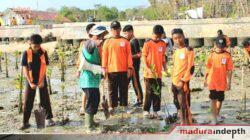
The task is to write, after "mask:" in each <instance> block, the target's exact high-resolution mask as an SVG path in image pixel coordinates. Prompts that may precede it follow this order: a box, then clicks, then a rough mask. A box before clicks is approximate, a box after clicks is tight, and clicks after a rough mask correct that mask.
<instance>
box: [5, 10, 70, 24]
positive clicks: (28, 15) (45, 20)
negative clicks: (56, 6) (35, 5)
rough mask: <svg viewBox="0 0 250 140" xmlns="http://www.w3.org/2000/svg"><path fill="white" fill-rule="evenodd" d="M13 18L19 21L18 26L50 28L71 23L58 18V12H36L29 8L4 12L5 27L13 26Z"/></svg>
mask: <svg viewBox="0 0 250 140" xmlns="http://www.w3.org/2000/svg"><path fill="white" fill-rule="evenodd" d="M13 17H15V19H16V20H17V25H23V24H26V25H29V24H38V25H44V26H50V25H52V24H55V23H58V22H61V23H64V22H71V21H70V20H69V19H68V18H65V17H63V18H58V17H59V15H58V13H57V12H46V11H35V10H31V9H29V8H8V9H7V10H5V11H4V12H3V16H2V18H3V20H4V23H5V25H11V20H12V19H13ZM58 20H59V21H58Z"/></svg>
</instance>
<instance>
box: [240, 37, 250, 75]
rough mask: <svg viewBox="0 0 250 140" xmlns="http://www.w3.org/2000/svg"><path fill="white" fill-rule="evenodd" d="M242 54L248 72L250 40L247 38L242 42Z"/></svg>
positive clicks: (249, 68)
mask: <svg viewBox="0 0 250 140" xmlns="http://www.w3.org/2000/svg"><path fill="white" fill-rule="evenodd" d="M242 44H243V47H244V53H245V56H246V58H247V63H248V71H250V39H249V38H247V39H245V40H244V41H243V43H242Z"/></svg>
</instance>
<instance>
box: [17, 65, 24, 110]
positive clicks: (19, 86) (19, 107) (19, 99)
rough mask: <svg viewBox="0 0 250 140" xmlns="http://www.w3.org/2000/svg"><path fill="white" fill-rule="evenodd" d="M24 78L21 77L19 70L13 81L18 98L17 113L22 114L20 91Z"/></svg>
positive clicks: (21, 73)
mask: <svg viewBox="0 0 250 140" xmlns="http://www.w3.org/2000/svg"><path fill="white" fill-rule="evenodd" d="M24 81H25V77H24V76H23V69H22V68H21V70H20V74H19V75H18V77H17V78H16V79H15V87H16V89H18V90H19V97H18V112H19V113H22V112H23V103H22V91H23V85H24Z"/></svg>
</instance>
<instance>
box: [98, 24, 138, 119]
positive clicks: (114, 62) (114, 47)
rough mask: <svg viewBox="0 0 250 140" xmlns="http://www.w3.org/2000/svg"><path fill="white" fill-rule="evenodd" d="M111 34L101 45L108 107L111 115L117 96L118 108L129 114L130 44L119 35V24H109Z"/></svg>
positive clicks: (131, 63)
mask: <svg viewBox="0 0 250 140" xmlns="http://www.w3.org/2000/svg"><path fill="white" fill-rule="evenodd" d="M111 33H112V37H111V38H109V39H107V40H106V41H105V42H104V44H103V53H102V58H103V59H102V67H103V68H104V69H105V71H104V73H103V75H104V77H106V75H107V77H108V92H109V107H110V114H111V115H113V113H114V111H115V108H116V107H117V106H118V96H119V101H120V106H124V111H125V112H126V113H129V110H128V107H127V106H128V80H129V78H130V77H131V75H132V69H133V61H132V54H131V47H130V43H129V41H128V40H127V39H126V38H123V37H121V35H120V33H121V24H120V22H118V21H113V22H112V23H111ZM118 93H119V94H118Z"/></svg>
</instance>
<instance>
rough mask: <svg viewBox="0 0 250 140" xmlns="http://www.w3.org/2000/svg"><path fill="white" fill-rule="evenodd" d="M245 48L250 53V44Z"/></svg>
mask: <svg viewBox="0 0 250 140" xmlns="http://www.w3.org/2000/svg"><path fill="white" fill-rule="evenodd" d="M245 50H246V51H248V53H250V45H249V46H248V47H246V48H245Z"/></svg>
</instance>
